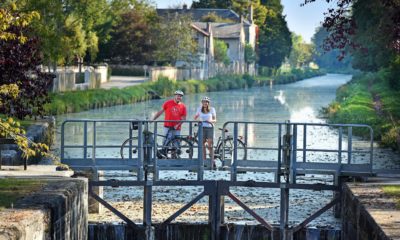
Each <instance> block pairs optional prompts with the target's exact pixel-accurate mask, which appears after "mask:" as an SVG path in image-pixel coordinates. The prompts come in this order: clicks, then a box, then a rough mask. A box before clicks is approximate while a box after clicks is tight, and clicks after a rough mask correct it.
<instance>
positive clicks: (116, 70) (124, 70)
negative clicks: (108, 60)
mask: <svg viewBox="0 0 400 240" xmlns="http://www.w3.org/2000/svg"><path fill="white" fill-rule="evenodd" d="M111 69H112V70H111V71H112V73H113V75H115V76H144V69H143V67H141V66H137V67H136V66H132V67H118V66H111Z"/></svg>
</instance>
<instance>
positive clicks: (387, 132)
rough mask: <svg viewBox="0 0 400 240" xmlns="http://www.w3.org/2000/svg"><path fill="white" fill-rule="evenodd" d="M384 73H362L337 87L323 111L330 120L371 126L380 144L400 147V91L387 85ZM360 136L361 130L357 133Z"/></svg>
mask: <svg viewBox="0 0 400 240" xmlns="http://www.w3.org/2000/svg"><path fill="white" fill-rule="evenodd" d="M387 74H388V73H387V72H385V71H380V72H378V73H363V74H358V75H356V76H354V77H353V79H352V80H351V81H350V82H349V83H347V84H345V85H343V86H341V87H340V88H339V89H338V90H337V96H336V101H334V102H332V103H331V104H330V105H329V106H328V107H327V108H326V109H325V110H324V112H325V113H326V115H327V117H328V119H329V122H331V123H362V124H368V125H370V126H371V127H372V128H373V129H374V137H375V139H376V140H378V141H379V142H380V143H381V144H382V146H384V147H390V148H392V149H393V150H399V149H400V94H399V91H398V90H394V89H392V88H391V87H390V85H389V81H388V80H387V78H386V75H387ZM357 134H359V135H361V136H363V135H365V134H366V133H365V132H357Z"/></svg>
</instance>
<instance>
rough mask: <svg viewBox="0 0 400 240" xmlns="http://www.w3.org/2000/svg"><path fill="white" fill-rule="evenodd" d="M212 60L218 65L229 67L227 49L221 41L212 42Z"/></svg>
mask: <svg viewBox="0 0 400 240" xmlns="http://www.w3.org/2000/svg"><path fill="white" fill-rule="evenodd" d="M214 59H215V61H217V62H218V63H223V64H225V65H229V63H230V59H229V57H228V47H227V45H226V43H225V42H224V41H222V40H217V39H215V40H214Z"/></svg>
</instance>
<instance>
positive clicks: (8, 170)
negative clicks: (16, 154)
mask: <svg viewBox="0 0 400 240" xmlns="http://www.w3.org/2000/svg"><path fill="white" fill-rule="evenodd" d="M56 169H57V166H56V165H28V169H27V170H26V171H25V170H24V166H2V168H1V170H0V178H8V177H13V178H38V177H41V178H47V177H71V176H72V175H73V173H74V172H73V171H71V170H68V171H57V170H56Z"/></svg>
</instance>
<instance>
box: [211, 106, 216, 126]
mask: <svg viewBox="0 0 400 240" xmlns="http://www.w3.org/2000/svg"><path fill="white" fill-rule="evenodd" d="M211 116H212V117H211V121H210V122H212V123H216V122H217V113H216V112H215V108H212V111H211Z"/></svg>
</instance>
